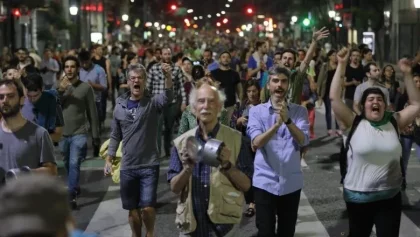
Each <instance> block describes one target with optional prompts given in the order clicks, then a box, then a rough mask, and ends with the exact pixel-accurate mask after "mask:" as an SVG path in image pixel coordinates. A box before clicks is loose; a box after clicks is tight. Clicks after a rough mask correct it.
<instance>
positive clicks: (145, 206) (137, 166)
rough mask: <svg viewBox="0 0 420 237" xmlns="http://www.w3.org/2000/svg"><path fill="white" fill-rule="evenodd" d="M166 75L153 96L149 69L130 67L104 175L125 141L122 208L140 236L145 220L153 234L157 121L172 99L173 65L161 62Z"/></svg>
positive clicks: (118, 107)
mask: <svg viewBox="0 0 420 237" xmlns="http://www.w3.org/2000/svg"><path fill="white" fill-rule="evenodd" d="M162 70H163V74H164V76H165V89H164V90H163V93H161V94H157V95H155V96H151V95H150V94H149V93H148V91H147V90H146V80H147V78H146V69H145V68H144V67H143V66H141V65H140V64H135V65H130V66H129V67H128V69H127V74H128V80H127V83H128V85H129V87H130V91H129V92H127V93H126V94H124V95H121V96H120V97H118V99H117V103H116V106H115V110H114V118H113V120H112V124H111V136H110V142H109V147H108V157H107V159H106V163H105V169H104V172H105V175H110V174H111V167H112V160H113V159H114V158H115V155H116V152H117V148H118V146H119V143H120V142H121V141H122V146H123V151H124V153H123V156H122V159H121V170H120V188H121V190H120V191H121V200H122V205H123V209H125V210H128V211H129V214H128V220H129V223H130V227H131V231H132V233H133V236H137V237H140V236H142V235H141V227H142V222H144V225H145V227H146V233H147V234H146V236H147V237H154V225H155V219H156V213H155V208H154V206H155V204H156V195H157V194H156V191H157V185H158V179H159V151H158V146H157V142H156V140H157V133H158V127H157V126H156V122H157V121H158V118H159V116H160V113H161V111H162V110H163V108H164V107H165V106H166V105H167V104H168V103H169V102H171V101H172V99H173V91H172V73H171V72H172V68H171V66H170V65H169V64H162Z"/></svg>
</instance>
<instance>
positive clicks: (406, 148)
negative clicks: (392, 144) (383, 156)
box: [400, 136, 420, 173]
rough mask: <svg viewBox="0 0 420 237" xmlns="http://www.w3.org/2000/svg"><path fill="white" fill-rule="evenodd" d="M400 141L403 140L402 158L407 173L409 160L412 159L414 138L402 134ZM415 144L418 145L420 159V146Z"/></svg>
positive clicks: (417, 150)
mask: <svg viewBox="0 0 420 237" xmlns="http://www.w3.org/2000/svg"><path fill="white" fill-rule="evenodd" d="M400 141H401V146H402V160H403V168H404V173H405V171H407V166H408V160H409V159H410V154H411V147H412V145H413V139H412V138H410V137H405V136H401V138H400ZM414 145H415V146H416V155H417V158H418V159H420V146H419V145H417V144H415V143H414Z"/></svg>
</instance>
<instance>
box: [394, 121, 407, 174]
mask: <svg viewBox="0 0 420 237" xmlns="http://www.w3.org/2000/svg"><path fill="white" fill-rule="evenodd" d="M391 123H392V126H394V128H395V131H396V132H397V135H398V138H400V131H399V127H398V123H397V120H396V119H395V117H394V116H392V117H391ZM400 168H401V175H402V178H403V180H404V182H405V175H406V172H405V170H404V160H403V157H402V155H401V157H400Z"/></svg>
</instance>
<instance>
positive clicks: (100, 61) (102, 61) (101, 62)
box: [92, 57, 106, 72]
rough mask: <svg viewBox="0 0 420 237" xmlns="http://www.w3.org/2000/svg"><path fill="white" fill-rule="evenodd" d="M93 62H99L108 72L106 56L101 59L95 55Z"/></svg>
mask: <svg viewBox="0 0 420 237" xmlns="http://www.w3.org/2000/svg"><path fill="white" fill-rule="evenodd" d="M92 62H93V63H94V64H98V65H99V66H101V67H102V68H103V69H104V70H105V72H106V58H105V57H102V58H100V59H96V58H95V57H93V58H92Z"/></svg>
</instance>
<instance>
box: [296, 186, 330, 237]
mask: <svg viewBox="0 0 420 237" xmlns="http://www.w3.org/2000/svg"><path fill="white" fill-rule="evenodd" d="M295 236H296V237H299V236H301V237H303V236H323V237H324V236H325V237H328V236H330V235H329V234H328V232H327V230H326V229H325V227H324V225H323V224H322V222H321V221H319V219H318V217H317V215H316V213H315V210H314V209H313V208H312V206H311V204H310V203H309V200H308V198H307V197H306V195H305V193H304V192H303V191H302V192H301V194H300V203H299V211H298V219H297V223H296V234H295Z"/></svg>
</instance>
